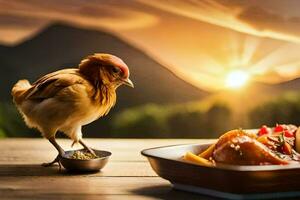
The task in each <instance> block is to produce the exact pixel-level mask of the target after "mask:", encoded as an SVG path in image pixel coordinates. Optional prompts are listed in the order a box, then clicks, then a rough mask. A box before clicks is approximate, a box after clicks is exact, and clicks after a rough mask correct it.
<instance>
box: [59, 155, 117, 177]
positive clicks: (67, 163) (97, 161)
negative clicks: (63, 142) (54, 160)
mask: <svg viewBox="0 0 300 200" xmlns="http://www.w3.org/2000/svg"><path fill="white" fill-rule="evenodd" d="M93 150H94V152H95V153H96V155H97V156H98V157H99V158H94V159H91V160H79V159H72V158H71V156H72V155H73V153H74V152H75V151H85V150H84V149H80V150H71V151H66V152H65V154H64V155H63V156H62V157H61V158H60V163H61V164H62V166H63V167H64V168H65V169H66V170H68V171H73V172H95V171H99V170H100V169H102V168H103V167H104V166H105V165H106V164H107V162H108V159H109V157H110V156H111V152H109V151H102V150H96V149H93Z"/></svg>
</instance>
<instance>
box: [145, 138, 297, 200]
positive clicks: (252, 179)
mask: <svg viewBox="0 0 300 200" xmlns="http://www.w3.org/2000/svg"><path fill="white" fill-rule="evenodd" d="M209 145H210V144H188V145H176V146H165V147H157V148H152V149H146V150H143V151H142V152H141V153H142V155H144V156H146V157H147V158H148V160H149V162H150V165H151V167H152V168H153V170H154V171H155V172H156V173H157V174H158V175H159V176H160V177H162V178H164V179H167V180H169V181H170V182H171V183H172V185H173V187H174V188H175V189H179V190H185V191H189V192H196V193H201V194H205V195H210V196H216V197H221V198H229V199H268V198H279V197H281V198H287V197H296V196H300V181H299V180H300V164H295V165H286V166H282V165H268V166H238V165H217V166H216V167H207V166H200V165H197V164H194V163H190V162H187V161H184V160H183V159H182V157H183V155H184V154H185V153H186V152H187V151H191V152H193V153H196V154H198V153H200V152H202V151H204V150H205V149H206V148H207V147H208V146H209Z"/></svg>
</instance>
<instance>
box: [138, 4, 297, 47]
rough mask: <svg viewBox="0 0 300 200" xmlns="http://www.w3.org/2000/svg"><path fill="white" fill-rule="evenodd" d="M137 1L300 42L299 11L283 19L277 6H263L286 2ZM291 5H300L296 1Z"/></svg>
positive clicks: (202, 19) (243, 31) (260, 33)
mask: <svg viewBox="0 0 300 200" xmlns="http://www.w3.org/2000/svg"><path fill="white" fill-rule="evenodd" d="M139 1H140V2H142V3H144V4H146V5H150V6H153V7H156V8H159V9H162V10H164V11H166V12H172V13H175V14H177V15H181V16H185V17H189V18H192V19H195V20H200V21H203V22H207V23H211V24H214V25H217V26H222V27H226V28H230V29H232V30H235V31H238V32H242V33H246V34H251V35H255V36H259V37H269V38H274V39H280V40H284V41H290V42H297V43H300V30H299V28H298V27H299V25H300V24H299V18H300V16H299V15H300V13H299V12H298V13H297V14H298V15H296V16H292V17H289V18H288V19H285V18H284V17H282V16H281V15H280V14H278V12H279V11H280V9H277V10H276V12H269V11H267V10H265V9H264V7H268V6H269V5H272V3H273V4H275V3H276V4H277V5H278V6H277V7H274V8H278V7H279V8H280V5H282V4H283V5H284V3H285V4H287V3H286V1H273V2H272V1H267V0H266V1H238V0H196V1H194V0H185V1H181V0H173V1H172V3H170V2H168V1H160V0H151V1H147V0H139ZM294 4H295V5H298V7H299V6H300V2H299V1H298V3H297V2H294ZM294 4H293V5H294ZM261 6H263V7H261ZM293 14H295V12H293Z"/></svg>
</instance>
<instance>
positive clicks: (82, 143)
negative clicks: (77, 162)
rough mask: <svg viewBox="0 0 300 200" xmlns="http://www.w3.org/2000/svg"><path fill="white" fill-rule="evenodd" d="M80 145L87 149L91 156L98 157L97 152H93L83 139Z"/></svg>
mask: <svg viewBox="0 0 300 200" xmlns="http://www.w3.org/2000/svg"><path fill="white" fill-rule="evenodd" d="M79 143H80V144H81V145H82V146H83V147H84V148H85V149H86V150H88V151H89V152H90V153H91V154H93V155H94V156H96V154H95V152H94V151H93V149H91V148H90V147H89V146H87V145H86V144H85V143H84V142H83V140H82V139H80V140H79Z"/></svg>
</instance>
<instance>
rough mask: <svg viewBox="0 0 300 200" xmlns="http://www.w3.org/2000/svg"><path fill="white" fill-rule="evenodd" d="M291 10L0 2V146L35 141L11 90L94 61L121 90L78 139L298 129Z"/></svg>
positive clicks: (234, 3) (212, 1)
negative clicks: (117, 61) (118, 77)
mask: <svg viewBox="0 0 300 200" xmlns="http://www.w3.org/2000/svg"><path fill="white" fill-rule="evenodd" d="M299 7H300V1H298V0H285V1H282V0H264V1H258V0H244V1H239V0H170V1H168V0H164V1H161V0H151V1H148V0H119V1H118V0H90V1H85V0H52V1H42V0H26V1H23V0H19V1H18V0H10V1H5V0H0V44H1V45H0V66H1V72H0V81H1V82H0V83H1V84H0V92H1V93H0V94H1V96H0V137H40V134H39V133H37V131H35V130H32V129H28V128H27V127H26V126H25V124H24V122H23V121H22V119H21V117H20V115H19V114H18V112H17V110H16V109H15V107H14V106H13V103H12V101H11V96H10V89H11V87H12V86H13V84H14V83H15V82H16V81H17V80H19V79H22V78H27V79H29V80H30V81H31V82H33V81H34V80H36V79H37V78H38V77H40V76H41V75H43V74H46V73H49V72H52V71H55V70H58V69H61V68H66V67H77V65H78V63H79V61H80V60H81V59H82V58H84V57H85V56H87V55H89V54H93V53H94V52H106V53H111V54H115V55H117V56H119V57H121V58H122V59H123V60H124V61H125V62H126V63H127V64H128V66H129V68H130V70H131V79H132V80H133V82H134V84H135V88H134V89H130V88H126V87H120V88H119V89H118V101H117V105H116V106H115V107H114V108H113V109H112V111H111V112H110V113H109V115H108V116H106V117H104V118H102V119H100V120H97V121H95V122H93V123H92V124H89V125H87V126H86V127H84V130H83V132H84V135H85V137H118V138H122V137H133V138H214V137H217V136H219V135H220V134H221V133H222V132H223V131H226V130H229V129H232V128H239V127H242V128H257V127H260V126H261V125H262V124H266V125H274V124H276V123H293V124H296V125H299V124H300V90H299V89H300V79H299V77H300V11H299Z"/></svg>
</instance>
